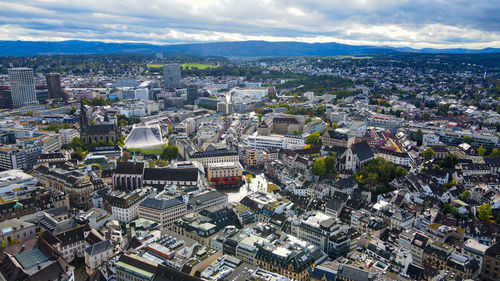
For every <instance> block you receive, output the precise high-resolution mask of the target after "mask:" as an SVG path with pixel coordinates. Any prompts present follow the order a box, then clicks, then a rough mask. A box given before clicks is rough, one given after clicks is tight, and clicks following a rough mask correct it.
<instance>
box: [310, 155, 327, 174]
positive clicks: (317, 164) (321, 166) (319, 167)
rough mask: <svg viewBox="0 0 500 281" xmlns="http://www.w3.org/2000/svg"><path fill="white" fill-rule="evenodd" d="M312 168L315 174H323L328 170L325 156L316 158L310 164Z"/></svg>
mask: <svg viewBox="0 0 500 281" xmlns="http://www.w3.org/2000/svg"><path fill="white" fill-rule="evenodd" d="M312 170H313V173H314V174H315V175H318V176H325V175H326V173H327V172H328V170H327V168H326V163H325V158H318V159H316V161H314V163H313V165H312Z"/></svg>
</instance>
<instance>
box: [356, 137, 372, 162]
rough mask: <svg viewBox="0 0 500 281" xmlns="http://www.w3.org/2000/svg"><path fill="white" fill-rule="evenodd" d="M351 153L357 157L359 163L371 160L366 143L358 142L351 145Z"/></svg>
mask: <svg viewBox="0 0 500 281" xmlns="http://www.w3.org/2000/svg"><path fill="white" fill-rule="evenodd" d="M353 152H354V153H355V154H356V155H358V158H359V161H365V160H368V159H370V158H373V156H374V155H373V152H372V150H371V148H370V146H368V144H367V143H366V142H364V141H363V142H358V143H355V144H354V145H353Z"/></svg>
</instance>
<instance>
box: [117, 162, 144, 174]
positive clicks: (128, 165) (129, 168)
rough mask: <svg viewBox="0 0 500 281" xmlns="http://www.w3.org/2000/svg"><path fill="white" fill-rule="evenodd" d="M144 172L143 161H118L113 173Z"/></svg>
mask: <svg viewBox="0 0 500 281" xmlns="http://www.w3.org/2000/svg"><path fill="white" fill-rule="evenodd" d="M142 173H144V163H142V162H141V163H135V164H134V163H133V162H118V163H117V164H116V171H115V174H132V175H142Z"/></svg>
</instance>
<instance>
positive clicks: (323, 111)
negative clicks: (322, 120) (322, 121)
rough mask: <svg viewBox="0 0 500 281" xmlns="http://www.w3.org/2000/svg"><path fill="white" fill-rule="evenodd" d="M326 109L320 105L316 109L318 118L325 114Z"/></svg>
mask: <svg viewBox="0 0 500 281" xmlns="http://www.w3.org/2000/svg"><path fill="white" fill-rule="evenodd" d="M325 111H326V107H325V106H324V105H322V104H321V105H318V107H317V108H316V116H321V115H322V114H323V113H325Z"/></svg>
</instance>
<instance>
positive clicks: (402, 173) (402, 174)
mask: <svg viewBox="0 0 500 281" xmlns="http://www.w3.org/2000/svg"><path fill="white" fill-rule="evenodd" d="M407 175H408V171H407V170H406V169H405V168H403V167H401V166H398V167H397V168H396V177H398V178H399V177H406V176H407Z"/></svg>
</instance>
